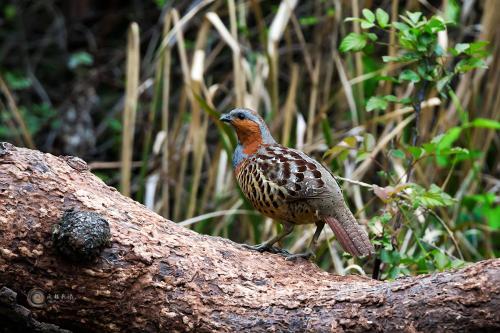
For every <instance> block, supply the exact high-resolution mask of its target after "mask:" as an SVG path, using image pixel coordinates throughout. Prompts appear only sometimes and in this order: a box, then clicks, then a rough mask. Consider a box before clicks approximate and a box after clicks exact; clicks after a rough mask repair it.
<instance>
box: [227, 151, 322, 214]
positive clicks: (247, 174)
mask: <svg viewBox="0 0 500 333" xmlns="http://www.w3.org/2000/svg"><path fill="white" fill-rule="evenodd" d="M235 173H236V179H237V181H238V183H239V185H240V187H241V190H242V192H243V193H244V195H245V196H246V198H247V199H248V200H249V201H250V202H251V203H252V205H253V206H254V207H255V209H257V210H258V211H260V212H261V213H262V214H264V215H266V216H269V217H271V218H274V219H280V220H285V221H288V222H291V223H294V224H305V223H314V222H316V221H318V220H319V216H318V214H319V213H321V212H320V211H319V210H318V207H315V205H314V204H313V205H311V203H312V202H314V200H313V201H312V202H311V200H310V199H316V198H324V197H330V195H329V193H330V192H331V191H330V190H329V188H328V187H327V185H326V184H325V181H324V180H323V177H327V176H329V177H331V175H330V174H329V173H328V172H327V171H326V170H325V169H324V168H323V166H321V164H319V163H318V162H316V161H315V160H313V159H312V158H310V157H309V156H307V155H306V154H304V153H302V152H300V151H297V150H295V149H290V148H286V147H283V146H281V145H277V144H274V145H266V146H263V147H262V148H260V149H259V150H258V151H257V152H256V153H255V154H253V155H250V156H248V158H246V159H245V160H244V161H243V162H242V163H241V164H240V165H238V167H237V168H236V170H235ZM325 173H327V174H328V175H325Z"/></svg>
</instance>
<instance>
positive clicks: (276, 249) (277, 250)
mask: <svg viewBox="0 0 500 333" xmlns="http://www.w3.org/2000/svg"><path fill="white" fill-rule="evenodd" d="M242 245H243V247H245V248H247V249H250V250H254V251H258V252H261V253H262V252H270V253H274V254H282V255H285V256H287V255H290V253H289V252H288V251H287V250H284V249H281V248H279V247H276V246H271V245H268V244H266V243H262V244H257V245H248V244H242Z"/></svg>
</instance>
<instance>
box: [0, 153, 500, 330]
mask: <svg viewBox="0 0 500 333" xmlns="http://www.w3.org/2000/svg"><path fill="white" fill-rule="evenodd" d="M70 209H73V210H76V211H92V212H96V213H98V214H100V216H102V217H103V218H105V219H106V220H107V221H108V222H109V227H110V230H111V241H110V242H109V244H108V247H107V248H105V249H104V250H103V251H102V252H101V253H100V255H98V256H97V258H94V259H91V260H88V259H85V258H82V260H81V261H78V260H76V261H75V260H74V259H73V260H72V261H70V260H68V259H64V258H63V257H62V256H61V254H60V253H59V252H57V251H56V250H55V249H54V247H53V241H52V232H53V228H54V225H56V224H57V223H58V221H59V220H60V218H61V217H62V216H63V214H64V212H65V211H67V210H70ZM0 236H1V237H0V288H1V287H7V288H9V289H11V290H13V291H14V292H16V293H17V300H16V303H19V304H18V305H16V304H13V303H12V301H13V300H12V297H11V296H10V303H9V304H10V305H8V306H10V307H11V308H15V307H16V306H20V307H21V308H22V307H23V306H24V307H26V308H28V309H29V310H30V311H31V312H32V315H33V316H34V317H35V318H36V320H39V321H41V322H48V323H52V324H55V325H58V326H59V327H60V328H61V329H69V330H75V331H92V332H95V331H101V332H125V331H127V332H135V331H137V332H139V331H141V332H142V331H147V332H156V331H159V330H161V331H189V330H193V331H200V332H211V331H222V332H226V331H233V332H237V331H244V332H254V331H255V332H257V331H286V332H304V331H313V332H331V331H334V332H335V331H338V332H342V331H345V332H365V331H374V332H381V331H387V332H393V331H408V332H417V331H425V332H436V331H439V332H444V331H450V332H452V331H461V332H465V331H470V332H477V331H495V330H498V329H500V311H499V309H500V296H499V294H500V260H488V261H483V262H480V263H476V264H473V265H470V266H468V267H466V268H464V269H461V270H458V271H452V272H444V273H438V274H433V275H422V276H417V277H409V278H402V279H398V280H396V281H394V282H380V281H376V280H371V279H368V278H363V277H359V276H345V277H343V276H336V275H333V274H329V273H326V272H323V271H321V270H320V269H319V268H318V267H316V266H315V265H314V264H312V263H309V262H306V261H299V262H288V261H285V260H284V258H283V257H281V256H280V255H275V254H260V253H256V252H251V251H249V250H247V249H244V248H243V247H242V246H240V245H238V244H235V243H233V242H231V241H229V240H227V239H221V238H217V237H209V236H204V235H199V234H197V233H195V232H193V231H190V230H188V229H185V228H182V227H180V226H177V225H176V224H175V223H172V222H170V221H167V220H165V219H163V218H162V217H160V216H158V215H156V214H155V213H153V212H151V211H148V210H147V209H146V208H145V207H143V206H142V205H140V204H139V203H137V202H134V201H133V200H131V199H129V198H126V197H123V196H122V195H120V194H119V193H118V192H117V191H116V190H115V189H114V188H111V187H108V186H106V185H105V184H104V183H103V182H102V181H101V180H99V179H98V178H97V177H95V176H93V175H92V174H91V173H90V172H88V171H87V170H86V168H85V164H84V163H81V161H79V160H78V159H75V158H58V157H55V156H53V155H50V154H44V153H41V152H38V151H33V150H28V149H22V148H15V147H13V146H12V145H9V144H5V143H3V144H0ZM33 288H39V289H41V290H43V292H44V293H45V296H46V297H47V298H48V299H47V302H46V304H45V305H43V306H41V307H30V306H29V304H28V303H27V302H26V297H27V294H28V293H29V291H30V290H32V289H33ZM6 290H7V291H8V289H3V290H2V292H3V293H5V292H6ZM7 294H9V293H7ZM57 295H58V299H56V296H57ZM63 295H64V296H65V297H64V299H62V297H63ZM0 298H1V297H0ZM4 298H5V297H4ZM7 298H8V297H7ZM7 303H8V302H7ZM7 303H5V302H0V309H2V311H0V315H2V314H4V315H5V313H7V314H8V313H9V312H8V310H9V309H6V307H7V305H6V304H7ZM17 309H18V310H19V308H17ZM21 310H22V309H21ZM22 311H24V310H22ZM22 311H21V312H22Z"/></svg>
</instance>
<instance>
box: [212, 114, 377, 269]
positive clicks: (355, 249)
mask: <svg viewBox="0 0 500 333" xmlns="http://www.w3.org/2000/svg"><path fill="white" fill-rule="evenodd" d="M220 121H222V122H225V123H228V124H229V125H231V126H232V127H233V128H234V130H235V131H236V135H237V138H238V144H237V146H236V149H235V151H234V153H233V159H232V165H233V168H234V174H235V177H236V180H237V183H238V185H239V186H240V188H241V190H242V192H243V194H244V196H245V197H246V198H247V199H248V201H249V202H250V203H251V204H252V205H253V207H254V208H255V209H256V210H257V211H259V212H260V213H261V214H263V215H265V216H267V217H270V218H272V219H273V220H278V221H280V222H281V223H282V224H283V229H282V231H281V232H279V233H278V234H277V235H275V236H274V237H272V238H271V239H269V240H267V241H266V242H264V243H262V244H258V245H253V246H248V245H247V247H250V248H252V249H254V250H257V251H259V252H264V251H269V252H274V251H276V248H275V247H274V246H273V245H274V244H276V243H277V242H279V241H280V240H282V239H283V238H284V237H286V236H287V235H289V234H290V233H291V232H292V231H293V229H294V227H295V226H296V225H302V224H313V223H314V224H316V231H315V233H314V235H313V237H312V240H311V242H310V244H309V247H308V249H307V251H305V252H303V253H298V254H290V253H288V252H287V251H285V252H281V253H283V254H286V255H287V259H292V260H293V259H296V258H305V259H311V258H314V257H315V251H316V247H317V243H318V238H319V236H320V234H321V231H322V230H323V227H324V225H325V223H326V224H328V225H329V226H330V228H331V229H332V231H333V233H334V234H335V236H336V239H337V240H338V242H339V243H340V244H341V246H342V247H343V249H344V250H345V251H347V252H348V253H350V254H351V255H352V256H355V257H361V256H367V255H371V254H373V253H374V247H373V245H372V244H371V242H370V239H369V238H368V235H367V233H366V231H365V230H364V229H363V228H362V227H361V225H359V224H358V222H357V221H356V219H355V217H354V216H353V214H352V212H351V211H350V210H349V208H348V207H347V204H346V202H345V200H344V197H343V194H342V191H341V189H340V186H339V185H338V183H337V181H336V180H335V177H334V176H333V174H332V173H331V172H330V171H329V170H328V169H327V168H325V167H324V166H323V165H322V164H321V163H319V162H318V161H316V160H315V159H313V158H311V157H309V156H308V155H306V154H305V153H303V152H301V151H299V150H296V149H293V148H287V147H285V146H282V145H280V144H278V143H277V142H276V140H275V139H274V138H273V136H272V135H271V132H270V130H269V127H268V126H267V125H266V123H265V122H264V120H263V119H262V117H261V116H260V115H259V114H258V113H257V112H255V111H253V110H250V109H246V108H236V109H234V110H231V111H230V112H229V113H226V114H222V116H221V117H220ZM275 253H276V252H275Z"/></svg>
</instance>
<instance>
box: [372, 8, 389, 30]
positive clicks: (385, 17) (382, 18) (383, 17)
mask: <svg viewBox="0 0 500 333" xmlns="http://www.w3.org/2000/svg"><path fill="white" fill-rule="evenodd" d="M375 15H376V17H377V23H378V25H379V26H380V27H381V28H385V27H387V25H388V23H389V14H387V13H386V12H385V11H384V10H383V9H381V8H377V10H376V11H375Z"/></svg>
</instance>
